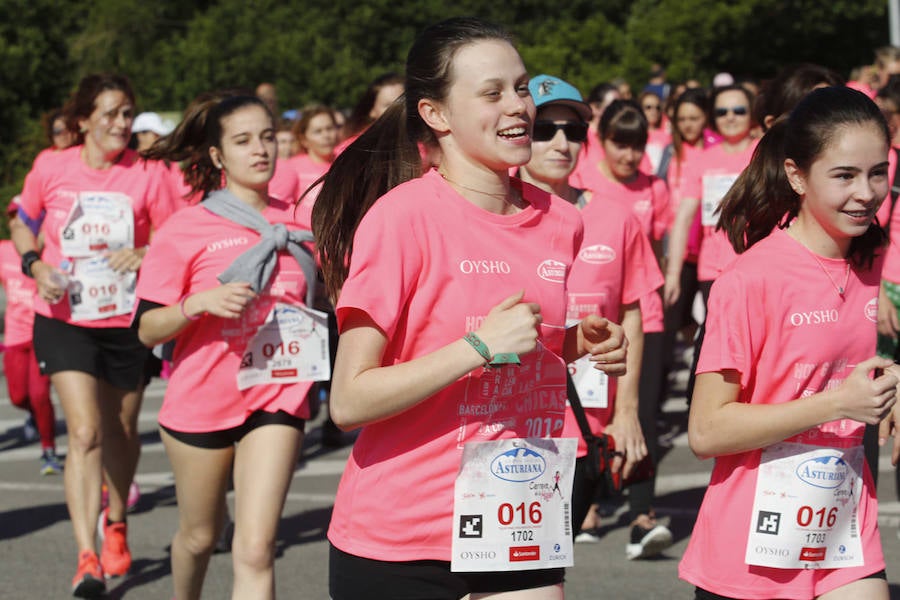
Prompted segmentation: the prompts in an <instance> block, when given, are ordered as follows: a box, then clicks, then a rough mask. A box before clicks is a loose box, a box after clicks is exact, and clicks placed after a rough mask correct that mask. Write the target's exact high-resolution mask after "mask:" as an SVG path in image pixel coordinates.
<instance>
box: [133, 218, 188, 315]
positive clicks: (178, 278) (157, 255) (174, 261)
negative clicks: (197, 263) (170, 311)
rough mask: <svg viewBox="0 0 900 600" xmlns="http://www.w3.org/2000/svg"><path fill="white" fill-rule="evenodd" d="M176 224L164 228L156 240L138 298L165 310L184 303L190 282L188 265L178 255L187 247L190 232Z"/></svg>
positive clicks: (144, 268) (140, 278)
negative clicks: (183, 297) (185, 239)
mask: <svg viewBox="0 0 900 600" xmlns="http://www.w3.org/2000/svg"><path fill="white" fill-rule="evenodd" d="M173 225H176V223H175V222H172V223H169V225H168V226H167V227H163V228H162V229H161V230H160V231H159V232H158V233H157V234H156V235H155V236H154V237H153V243H151V244H150V248H149V249H148V250H147V254H146V255H145V256H144V260H143V262H141V270H140V272H139V273H138V282H137V289H136V290H135V296H136V297H137V298H138V299H139V300H148V301H150V302H155V303H157V304H162V305H164V306H171V305H173V304H176V303H177V302H179V301H180V300H181V297H182V296H183V295H184V293H185V291H186V290H187V289H188V283H189V280H190V272H189V269H190V264H189V261H188V260H187V258H186V257H185V256H183V255H182V253H181V252H180V251H179V250H180V248H182V247H183V246H184V236H187V235H190V234H189V233H188V232H185V231H179V229H180V228H179V227H173Z"/></svg>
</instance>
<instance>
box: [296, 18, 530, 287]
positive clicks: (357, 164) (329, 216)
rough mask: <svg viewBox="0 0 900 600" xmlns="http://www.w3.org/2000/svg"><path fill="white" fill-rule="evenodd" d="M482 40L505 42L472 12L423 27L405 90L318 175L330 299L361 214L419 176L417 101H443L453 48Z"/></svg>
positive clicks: (425, 137)
mask: <svg viewBox="0 0 900 600" xmlns="http://www.w3.org/2000/svg"><path fill="white" fill-rule="evenodd" d="M486 40H500V41H504V42H508V43H510V44H511V43H512V39H511V37H510V36H509V34H508V33H506V32H505V31H504V30H503V29H502V28H501V27H499V26H497V25H494V24H492V23H488V22H486V21H483V20H481V19H478V18H474V17H457V18H452V19H448V20H446V21H442V22H440V23H438V24H436V25H432V26H430V27H428V28H426V29H425V30H424V31H423V32H422V33H421V34H420V35H419V37H418V38H417V39H416V41H415V42H414V43H413V45H412V48H410V50H409V54H408V56H407V59H406V92H405V94H404V95H403V96H401V97H400V98H399V99H398V100H397V101H396V102H394V104H392V105H391V107H390V108H389V109H388V110H387V111H386V112H385V113H384V114H383V115H381V117H379V118H378V119H377V120H376V121H375V122H374V123H373V124H372V125H371V126H370V127H369V128H368V129H366V130H365V131H364V132H363V133H362V135H360V136H359V137H358V138H357V139H356V141H354V142H353V143H352V144H350V146H348V147H347V149H345V150H344V151H343V152H342V153H341V154H340V155H338V157H337V158H336V159H335V160H334V162H333V163H332V164H331V168H330V169H329V170H328V173H326V174H325V176H324V177H323V178H322V181H323V184H322V189H321V190H320V191H319V195H318V197H317V198H316V202H315V204H314V205H313V214H312V228H313V233H314V234H315V237H316V245H317V248H318V250H319V254H320V259H321V263H322V273H323V275H324V278H325V284H326V286H327V288H328V291H329V293H330V294H331V296H332V297H333V298H336V297H337V295H338V292H339V291H340V289H341V286H342V285H343V284H344V280H345V279H346V278H347V274H348V272H349V265H350V259H351V256H352V254H353V236H354V234H355V233H356V228H357V227H358V226H359V223H360V221H361V220H362V218H363V216H364V215H365V214H366V212H367V211H368V210H369V208H371V206H372V205H373V204H374V203H375V201H376V200H377V199H378V198H380V197H381V196H383V195H384V194H385V193H387V191H388V190H390V189H391V188H393V187H396V186H397V185H399V184H401V183H403V182H405V181H408V180H410V179H414V178H416V177H419V176H420V175H421V174H422V159H421V156H420V153H419V148H418V146H417V142H421V143H423V144H424V145H425V146H426V147H434V146H437V138H436V137H435V135H434V132H433V131H432V130H431V129H430V128H429V127H428V126H427V125H426V123H425V122H424V121H423V120H422V118H421V117H420V116H419V108H418V106H419V101H420V100H422V99H429V100H436V101H438V102H442V101H444V100H445V99H446V98H447V95H448V93H449V91H450V87H451V86H452V84H453V72H452V64H453V58H454V56H455V55H456V53H457V52H458V51H459V50H460V49H461V48H463V47H465V46H468V45H470V44H473V43H475V42H479V41H486Z"/></svg>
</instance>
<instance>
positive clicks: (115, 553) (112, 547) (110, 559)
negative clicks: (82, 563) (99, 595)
mask: <svg viewBox="0 0 900 600" xmlns="http://www.w3.org/2000/svg"><path fill="white" fill-rule="evenodd" d="M107 512H108V510H104V511H102V512H101V513H100V523H98V525H99V526H98V528H97V531H98V532H99V533H100V539H101V540H102V542H103V547H102V549H101V550H100V566H101V567H103V572H104V573H105V574H106V577H121V576H122V575H124V574H125V573H127V572H128V569H130V568H131V550H129V549H128V523H126V522H125V521H122V522H121V523H108V522H107V520H106V516H107Z"/></svg>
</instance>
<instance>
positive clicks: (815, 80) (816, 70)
mask: <svg viewBox="0 0 900 600" xmlns="http://www.w3.org/2000/svg"><path fill="white" fill-rule="evenodd" d="M844 83H845V82H844V78H843V77H841V76H840V75H839V74H838V73H837V72H835V71H832V70H831V69H829V68H827V67H823V66H821V65H816V64H812V63H798V64H794V65H788V66H786V67H784V68H783V69H781V71H779V72H778V74H777V75H775V78H774V79H772V80H771V81H769V82H767V83H766V84H765V85H763V87H762V91H760V94H759V96H757V98H756V103H755V106H754V109H753V115H754V120H755V121H756V122H757V123H759V125H760V126H762V128H763V129H764V130H765V129H767V128H768V126H767V125H766V117H770V119H772V120H774V119H777V118H778V117H780V116H781V115H784V114H787V113H789V112H790V111H791V109H792V108H794V107H795V106H797V103H798V102H800V100H802V99H803V97H804V96H806V94H808V93H809V92H810V91H812V90H813V89H815V88H816V87H819V86H839V85H844Z"/></svg>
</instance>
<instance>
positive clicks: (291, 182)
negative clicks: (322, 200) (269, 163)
mask: <svg viewBox="0 0 900 600" xmlns="http://www.w3.org/2000/svg"><path fill="white" fill-rule="evenodd" d="M302 192H303V190H302V189H301V188H300V179H299V178H298V177H297V172H296V171H295V170H294V169H293V168H291V164H290V162H289V159H287V158H279V159H277V160H276V161H275V173H274V174H273V175H272V180H271V181H270V182H269V196H271V197H272V198H277V199H278V200H284V201H285V202H290V203H291V204H294V203H295V202H297V200H299V199H300V194H301V193H302Z"/></svg>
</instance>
